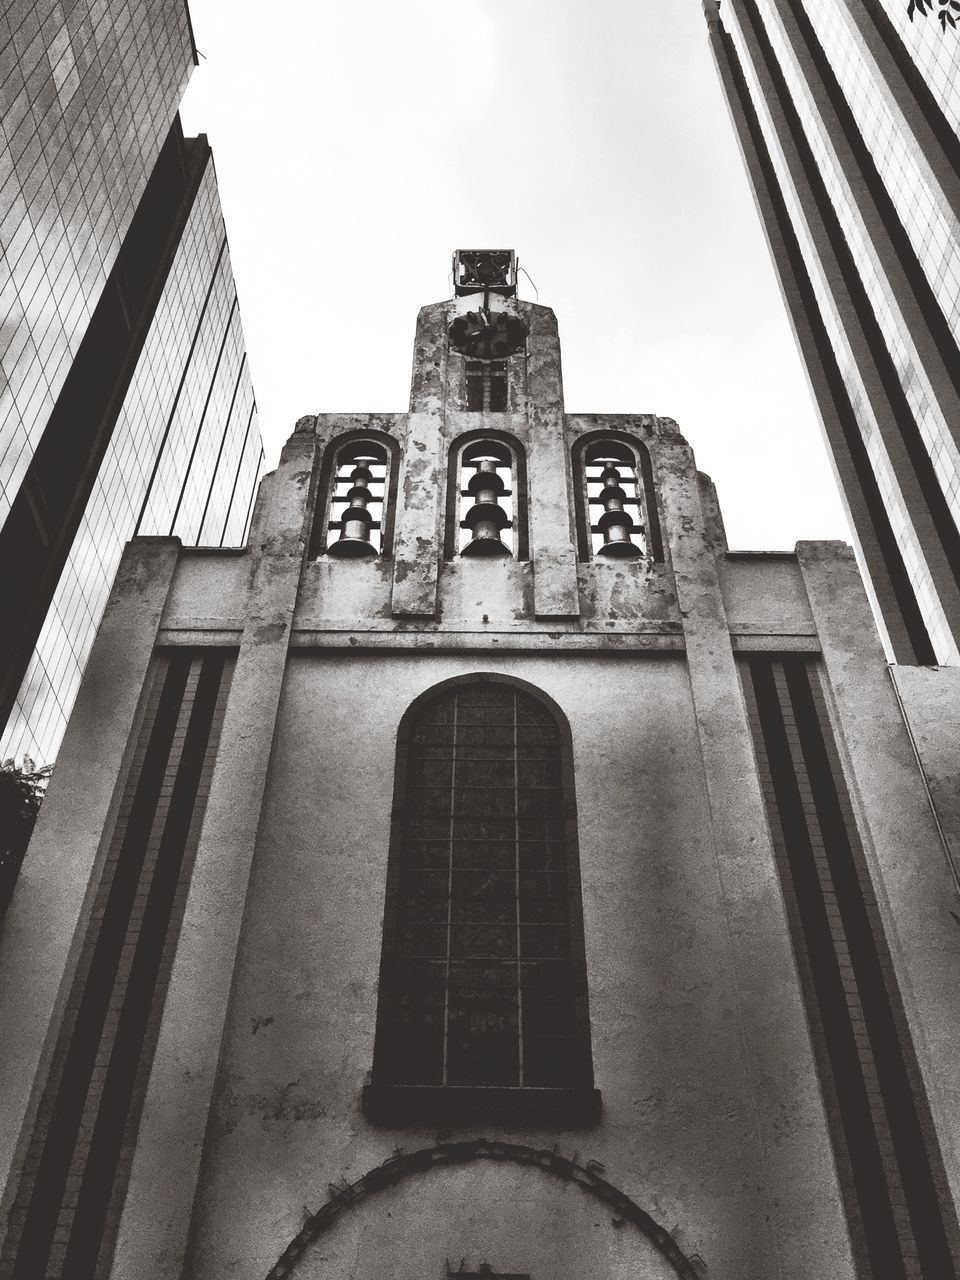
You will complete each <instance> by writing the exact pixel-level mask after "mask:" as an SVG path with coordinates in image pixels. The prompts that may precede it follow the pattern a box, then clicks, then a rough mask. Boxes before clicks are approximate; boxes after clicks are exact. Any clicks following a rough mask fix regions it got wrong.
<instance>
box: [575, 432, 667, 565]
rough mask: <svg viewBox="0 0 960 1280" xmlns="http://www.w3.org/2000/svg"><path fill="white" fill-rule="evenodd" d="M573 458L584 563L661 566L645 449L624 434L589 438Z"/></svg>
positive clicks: (583, 439)
mask: <svg viewBox="0 0 960 1280" xmlns="http://www.w3.org/2000/svg"><path fill="white" fill-rule="evenodd" d="M573 458H574V471H575V474H576V484H575V492H576V506H577V526H578V541H579V550H580V558H581V560H592V559H595V558H599V559H602V560H607V559H615V560H624V559H633V560H637V559H640V558H646V559H649V560H662V559H663V549H662V541H661V537H660V521H659V519H658V514H657V504H656V497H655V494H654V488H653V470H652V467H651V465H650V455H649V453H648V452H647V449H646V447H645V446H644V445H643V444H642V443H641V442H640V441H639V440H635V439H633V438H631V437H630V436H628V435H626V434H621V433H616V434H612V433H611V434H608V433H605V432H604V433H601V432H591V433H590V434H589V435H587V436H583V437H581V439H580V440H578V441H577V443H576V445H575V446H574V451H573Z"/></svg>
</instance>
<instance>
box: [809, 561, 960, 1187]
mask: <svg viewBox="0 0 960 1280" xmlns="http://www.w3.org/2000/svg"><path fill="white" fill-rule="evenodd" d="M797 558H798V560H799V563H800V569H801V573H802V575H803V582H804V586H805V588H806V592H807V596H808V598H809V600H810V609H811V611H812V613H813V617H814V621H815V622H816V625H817V632H818V634H819V636H820V645H821V649H822V652H823V664H824V667H825V668H826V672H827V678H828V682H829V685H830V688H831V691H832V695H833V704H834V708H835V711H836V715H837V718H838V720H839V727H840V730H841V734H842V743H843V746H844V748H845V750H846V754H847V758H848V761H849V767H850V771H851V775H852V776H851V778H850V784H851V785H850V790H851V793H852V794H853V796H854V797H855V799H857V800H859V802H860V827H861V834H862V835H863V837H864V839H863V845H864V854H865V858H866V861H867V867H868V869H869V872H870V875H871V878H872V880H873V891H874V894H875V896H876V900H877V906H878V910H879V912H880V918H881V923H882V925H883V930H884V935H885V940H886V944H887V947H888V948H889V951H890V956H891V959H892V962H893V966H894V971H895V976H896V980H897V986H898V988H899V992H900V995H901V997H902V1000H903V1005H904V1013H905V1016H906V1019H907V1023H908V1027H909V1032H910V1038H911V1040H912V1042H913V1045H914V1049H915V1052H916V1056H917V1060H918V1062H919V1066H920V1071H921V1074H922V1076H923V1081H924V1085H925V1088H926V1094H927V1099H928V1102H929V1106H930V1111H931V1115H932V1120H933V1125H934V1128H935V1130H936V1134H937V1139H938V1145H939V1147H940V1152H941V1155H942V1157H943V1161H944V1165H945V1167H946V1175H947V1179H948V1181H949V1183H950V1192H951V1194H952V1196H953V1200H954V1204H955V1205H957V1204H960V1151H958V1145H960V1144H958V1135H957V1116H958V1115H960V1056H958V1054H957V1044H958V1043H960V1005H958V1003H957V999H956V993H957V991H958V990H960V930H958V929H957V925H956V921H955V920H954V919H953V917H952V916H951V914H950V912H951V908H954V907H955V903H956V891H955V886H954V882H953V877H952V875H951V871H950V866H949V862H948V858H947V854H946V850H945V849H944V846H943V841H942V839H941V835H940V832H939V831H938V829H937V825H936V822H935V819H934V816H933V813H932V811H931V808H930V803H929V800H928V797H927V793H926V790H925V788H924V786H923V781H922V779H921V776H920V771H919V768H918V765H917V760H916V755H915V753H914V749H913V745H912V744H911V741H910V737H909V734H908V733H907V729H906V726H905V725H904V722H903V717H902V715H901V711H900V707H899V704H898V701H897V697H896V692H895V689H894V686H893V683H892V681H891V680H890V677H889V675H888V673H887V670H886V668H885V665H884V660H883V653H882V650H881V649H880V644H879V639H878V638H877V635H876V631H875V628H874V626H873V621H872V618H871V616H870V606H869V603H868V601H867V597H866V595H865V593H864V591H863V588H862V586H861V583H860V577H859V574H858V572H857V566H856V562H855V561H854V558H853V553H852V552H851V550H850V548H849V547H847V546H845V545H844V544H843V543H842V542H841V543H831V542H800V543H798V544H797ZM864 814H869V815H870V821H869V826H868V825H867V823H866V820H865V818H864V817H863V816H862V815H864Z"/></svg>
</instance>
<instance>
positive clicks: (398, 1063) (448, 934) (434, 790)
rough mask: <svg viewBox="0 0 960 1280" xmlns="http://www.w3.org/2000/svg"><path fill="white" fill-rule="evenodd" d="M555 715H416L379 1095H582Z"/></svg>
mask: <svg viewBox="0 0 960 1280" xmlns="http://www.w3.org/2000/svg"><path fill="white" fill-rule="evenodd" d="M565 789H566V788H565V784H564V778H563V745H562V742H561V735H560V730H559V727H558V725H557V723H556V721H555V720H554V717H553V716H552V714H551V713H550V711H548V710H547V708H546V707H545V706H543V705H542V704H541V703H540V702H539V701H538V699H536V698H534V697H533V696H532V695H530V694H528V693H526V692H524V691H523V690H520V689H518V688H516V687H515V686H513V685H511V684H508V683H505V682H504V683H501V682H493V681H484V682H483V683H476V684H474V683H465V684H459V685H457V686H455V687H454V688H452V689H448V690H447V691H446V692H444V693H442V694H440V695H439V696H437V697H434V698H432V699H430V700H429V701H428V702H427V703H426V704H425V705H424V706H423V707H422V709H421V710H420V712H419V714H418V715H417V717H416V720H415V722H414V724H413V727H412V730H411V731H410V732H409V736H408V737H407V738H406V741H405V749H404V745H402V746H401V757H400V761H399V764H398V792H397V801H398V805H397V808H398V812H400V813H401V814H402V817H400V818H398V819H396V820H395V824H394V844H393V847H392V850H391V882H390V892H389V895H388V907H387V921H386V928H385V932H384V954H383V965H382V972H381V986H380V1008H379V1021H378V1030H377V1046H376V1060H375V1066H374V1080H375V1083H376V1084H378V1085H384V1084H388V1085H408V1086H409V1085H419V1086H434V1087H436V1086H473V1087H477V1086H486V1087H499V1088H508V1089H538V1090H544V1089H546V1090H551V1089H552V1090H556V1089H568V1090H569V1089H574V1088H582V1087H584V1086H587V1087H589V1086H591V1084H592V1070H591V1066H590V1050H589V1032H588V1022H587V1016H586V983H585V975H584V972H583V952H582V921H581V915H580V912H581V908H580V896H579V880H578V878H577V876H576V870H575V866H576V864H575V861H571V858H574V859H575V854H574V853H573V852H572V850H571V844H572V842H573V841H574V839H575V837H574V835H573V833H572V831H571V829H570V824H569V820H568V818H567V814H566V809H565V800H567V798H568V797H567V796H565Z"/></svg>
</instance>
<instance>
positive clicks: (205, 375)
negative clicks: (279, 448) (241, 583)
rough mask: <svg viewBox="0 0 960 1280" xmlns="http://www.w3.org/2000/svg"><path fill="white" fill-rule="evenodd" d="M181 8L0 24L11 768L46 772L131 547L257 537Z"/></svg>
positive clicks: (36, 10)
mask: <svg viewBox="0 0 960 1280" xmlns="http://www.w3.org/2000/svg"><path fill="white" fill-rule="evenodd" d="M194 61H195V50H194V46H193V38H192V34H191V29H190V20H189V14H188V12H187V8H186V6H185V4H184V3H183V0H97V2H95V3H91V2H90V0H82V2H80V3H76V4H73V5H72V6H71V5H62V4H57V3H53V2H52V0H40V2H39V3H24V2H23V0H10V2H8V3H7V4H6V5H5V7H4V9H3V13H2V18H0V95H2V128H3V133H2V136H0V202H2V203H0V245H2V251H3V260H2V264H0V521H2V527H0V584H2V587H0V598H2V599H3V602H4V605H3V608H2V609H0V726H2V725H5V728H3V730H2V736H0V756H4V757H5V756H9V755H20V754H22V753H27V754H30V755H32V756H33V757H34V758H36V759H38V760H40V761H49V760H52V758H53V756H54V755H55V752H56V748H57V746H58V744H59V740H60V737H61V734H62V732H63V729H64V727H65V724H66V719H67V716H68V714H69V711H70V708H71V706H72V703H73V698H74V695H75V692H76V689H77V687H78V684H79V680H80V675H81V672H82V669H83V665H84V662H85V660H86V656H87V653H88V651H89V648H90V645H91V644H92V641H93V637H94V634H95V632H96V629H97V626H98V623H99V620H100V616H101V613H102V610H103V607H104V604H105V602H106V598H107V595H108V593H109V589H110V584H111V582H112V579H113V575H114V573H115V571H116V567H117V564H118V562H119V557H120V553H121V550H122V547H123V544H124V542H125V541H126V540H127V539H128V538H129V537H131V536H132V535H133V534H134V533H135V532H137V533H141V534H170V533H174V534H177V535H178V536H180V537H181V538H182V539H183V540H184V541H185V542H205V543H213V544H215V545H220V544H223V543H239V542H241V541H242V540H243V538H244V535H245V532H246V526H247V522H248V517H249V511H250V506H251V503H252V498H253V493H254V490H255V487H256V483H257V479H258V477H259V474H260V471H261V467H262V451H261V444H260V434H259V428H258V424H257V416H256V407H255V403H254V397H253V391H252V387H251V382H250V375H249V367H248V364H247V359H246V354H245V350H244V340H243V333H242V329H241V326H240V318H239V313H238V310H237V297H236V288H235V286H234V282H233V276H232V272H231V267H230V255H229V250H228V247H227V241H226V234H225V231H224V225H223V216H222V213H221V211H220V207H219V199H218V195H217V187H216V176H215V171H214V166H213V160H212V157H211V154H210V148H209V146H208V145H207V142H206V139H205V138H202V137H201V138H197V139H185V138H184V137H183V134H182V130H181V128H180V122H179V117H178V116H177V106H178V104H179V101H180V98H181V96H182V93H183V90H184V88H185V86H186V83H187V80H188V79H189V75H190V72H191V70H192V67H193V64H194Z"/></svg>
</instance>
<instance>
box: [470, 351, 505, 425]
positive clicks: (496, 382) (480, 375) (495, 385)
mask: <svg viewBox="0 0 960 1280" xmlns="http://www.w3.org/2000/svg"><path fill="white" fill-rule="evenodd" d="M466 387H467V409H468V410H469V411H470V412H471V413H505V412H506V409H507V362H506V360H468V361H467V366H466Z"/></svg>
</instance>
